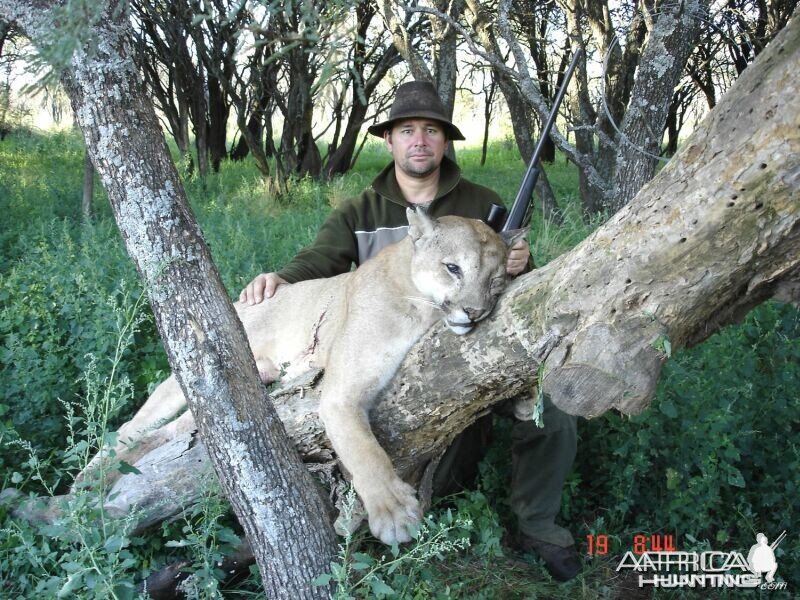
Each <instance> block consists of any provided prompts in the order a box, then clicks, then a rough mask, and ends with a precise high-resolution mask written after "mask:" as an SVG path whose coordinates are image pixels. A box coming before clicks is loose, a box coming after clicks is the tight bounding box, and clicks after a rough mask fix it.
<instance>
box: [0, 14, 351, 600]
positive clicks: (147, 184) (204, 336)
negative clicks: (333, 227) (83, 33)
mask: <svg viewBox="0 0 800 600" xmlns="http://www.w3.org/2000/svg"><path fill="white" fill-rule="evenodd" d="M50 7H51V4H50V3H44V2H35V1H31V2H14V1H11V0H0V16H2V17H3V18H7V19H9V20H13V21H16V22H18V23H19V24H20V25H21V26H22V28H23V29H25V31H26V33H27V34H28V36H29V37H30V38H31V39H32V40H33V41H34V43H47V42H46V40H47V39H48V37H47V36H48V35H49V34H50V33H51V28H52V27H53V21H52V19H51V18H50V15H49V14H48V9H49V8H50ZM104 13H105V14H103V15H102V18H100V19H98V20H97V22H96V24H94V25H93V26H92V27H91V35H92V39H93V40H94V41H95V42H96V45H93V46H92V47H91V48H96V50H91V48H90V49H86V48H84V49H80V50H77V51H76V52H75V54H74V55H73V56H72V57H71V60H70V62H69V65H68V67H67V68H65V69H64V70H63V72H62V74H61V77H62V82H63V84H64V87H65V89H66V90H67V93H68V95H69V97H70V100H71V103H72V108H73V111H74V114H75V115H76V117H77V120H78V123H79V124H80V126H81V129H82V131H83V133H84V137H85V140H86V146H87V148H88V150H89V153H90V156H91V158H92V162H93V163H94V165H95V168H96V170H97V172H98V174H99V175H100V177H101V178H102V181H103V184H104V186H105V188H106V191H107V192H108V196H109V200H110V202H111V204H112V208H113V211H114V215H115V218H116V220H117V223H118V225H119V228H120V232H121V233H122V237H123V239H124V242H125V246H126V249H127V251H128V253H129V254H130V255H131V258H133V260H134V262H135V264H136V267H137V269H138V271H139V273H140V275H141V277H142V278H143V279H144V280H145V281H146V282H147V284H148V294H149V297H150V302H151V305H152V308H153V312H154V314H155V317H156V322H157V323H158V327H159V331H160V332H161V335H162V338H163V339H164V342H165V346H166V348H167V353H168V355H169V360H170V365H171V367H172V369H173V372H174V373H175V374H176V375H177V377H178V380H179V381H180V383H181V388H182V389H183V392H184V394H185V396H186V397H187V399H188V402H189V406H190V407H191V410H192V412H193V414H194V415H195V416H196V417H197V422H198V424H199V426H200V432H201V435H202V437H203V439H204V440H205V443H206V447H207V448H208V450H209V453H210V456H211V459H212V462H213V463H214V465H215V467H216V470H217V473H218V475H219V477H220V480H221V482H222V485H223V489H224V490H225V493H226V495H227V496H228V498H229V499H230V500H231V502H232V505H233V508H234V511H235V512H236V515H237V517H238V519H239V522H240V523H241V524H242V526H243V527H244V530H245V532H246V536H247V538H248V539H249V540H250V542H251V543H252V544H253V547H254V549H255V552H256V558H257V560H258V563H259V566H260V569H261V574H262V577H263V582H264V587H265V590H266V593H267V596H268V597H270V598H292V599H294V598H323V597H327V596H328V592H329V590H327V589H324V588H315V587H314V586H313V585H312V584H311V581H312V580H313V579H314V578H315V577H316V576H317V575H319V574H320V573H323V572H325V571H327V570H328V569H329V565H330V559H331V557H332V556H333V555H334V553H335V550H336V544H335V536H334V533H333V530H332V528H331V527H330V524H329V521H328V517H327V514H326V510H325V505H324V503H323V501H322V499H321V498H320V496H319V494H318V492H317V490H316V489H315V484H314V483H313V480H312V479H311V478H310V476H309V474H308V472H307V470H306V469H305V468H304V467H303V465H302V462H301V461H300V460H299V457H298V456H297V453H296V452H295V450H294V448H292V446H291V445H290V443H289V442H288V440H287V438H286V434H285V430H284V427H283V425H282V423H281V421H280V420H279V419H278V417H277V415H276V413H275V411H274V408H273V406H272V404H271V402H270V400H269V397H268V396H267V395H266V393H265V392H264V389H263V387H262V386H261V384H260V381H259V379H258V374H257V370H256V366H255V361H254V360H253V357H252V353H251V352H250V351H249V348H248V346H247V341H246V338H245V335H244V331H243V329H242V326H241V323H240V322H239V320H238V318H237V317H236V314H235V312H234V311H233V307H232V306H231V303H230V301H229V300H228V298H227V295H226V293H225V290H224V288H223V286H222V283H221V281H220V278H219V275H218V273H217V271H216V269H215V267H214V265H213V263H212V261H211V257H210V254H209V251H208V248H207V246H206V245H205V243H204V241H203V239H202V236H201V233H200V231H199V229H198V227H197V225H196V223H195V221H194V218H193V216H192V214H191V210H190V208H189V205H188V202H187V200H186V197H185V193H184V191H183V188H182V187H181V184H180V180H179V178H178V175H177V172H176V171H175V168H174V165H173V164H172V162H171V160H170V157H169V153H168V151H167V147H166V144H165V142H164V139H163V136H162V134H161V131H160V127H159V123H158V120H157V118H156V115H155V111H154V110H153V107H152V104H151V103H150V100H149V98H148V96H147V94H146V93H145V92H144V89H143V86H142V85H141V82H140V81H139V79H138V76H137V73H136V69H135V67H134V63H133V60H132V58H131V51H130V43H129V39H128V37H129V35H128V31H127V30H128V21H127V14H126V11H125V10H124V4H117V3H113V2H112V3H109V4H107V5H105V10H104ZM50 39H52V38H50Z"/></svg>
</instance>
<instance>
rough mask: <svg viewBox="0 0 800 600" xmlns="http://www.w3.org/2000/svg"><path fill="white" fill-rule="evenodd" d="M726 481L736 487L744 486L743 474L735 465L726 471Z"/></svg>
mask: <svg viewBox="0 0 800 600" xmlns="http://www.w3.org/2000/svg"><path fill="white" fill-rule="evenodd" d="M728 483H729V484H730V485H733V486H736V487H738V488H743V487H745V483H744V476H743V475H742V472H741V471H740V470H739V469H737V468H736V467H731V468H730V471H728Z"/></svg>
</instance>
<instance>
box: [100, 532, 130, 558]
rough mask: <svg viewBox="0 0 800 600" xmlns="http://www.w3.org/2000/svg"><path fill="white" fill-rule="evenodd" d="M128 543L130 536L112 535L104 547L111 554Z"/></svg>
mask: <svg viewBox="0 0 800 600" xmlns="http://www.w3.org/2000/svg"><path fill="white" fill-rule="evenodd" d="M127 545H128V538H126V537H125V536H122V535H112V536H111V537H110V538H108V539H107V540H106V543H105V544H103V549H104V550H105V551H106V552H108V553H109V554H116V553H117V552H119V551H120V550H122V549H123V548H125V547H126V546H127Z"/></svg>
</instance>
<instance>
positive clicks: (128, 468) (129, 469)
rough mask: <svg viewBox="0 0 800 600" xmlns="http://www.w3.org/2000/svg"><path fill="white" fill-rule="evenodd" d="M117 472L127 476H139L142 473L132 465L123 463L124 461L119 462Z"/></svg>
mask: <svg viewBox="0 0 800 600" xmlns="http://www.w3.org/2000/svg"><path fill="white" fill-rule="evenodd" d="M117 471H119V472H120V473H122V474H123V475H129V474H130V473H133V474H134V475H141V474H142V472H141V471H140V470H139V469H137V468H136V467H134V466H133V465H132V464H130V463H127V462H125V461H124V460H121V461H119V466H118V467H117Z"/></svg>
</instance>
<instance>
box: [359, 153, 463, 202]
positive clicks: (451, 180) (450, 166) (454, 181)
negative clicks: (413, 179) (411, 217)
mask: <svg viewBox="0 0 800 600" xmlns="http://www.w3.org/2000/svg"><path fill="white" fill-rule="evenodd" d="M459 181H461V169H460V168H459V166H458V165H457V164H456V163H455V162H453V161H452V160H450V159H449V158H448V157H447V156H445V157H444V158H443V159H442V164H441V166H440V167H439V189H437V190H436V197H435V198H434V199H433V202H436V201H437V200H438V199H439V198H441V197H443V196H446V195H447V194H449V193H450V192H452V191H453V189H454V188H455V187H456V185H458V182H459ZM372 189H374V190H375V191H376V192H377V193H378V194H379V195H381V196H383V197H384V198H386V199H388V200H391V201H392V202H394V203H395V204H399V205H401V206H406V207H408V206H411V204H410V203H409V202H408V201H407V200H406V199H405V198H404V197H403V192H402V191H401V190H400V186H399V185H398V183H397V176H396V175H395V171H394V161H392V162H390V163H389V164H388V165H386V167H385V168H384V169H383V171H381V172H380V173H378V176H377V177H376V178H375V179H374V180H373V181H372ZM433 202H431V204H433Z"/></svg>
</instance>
